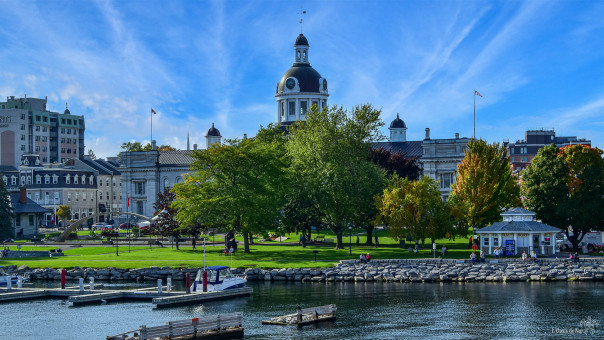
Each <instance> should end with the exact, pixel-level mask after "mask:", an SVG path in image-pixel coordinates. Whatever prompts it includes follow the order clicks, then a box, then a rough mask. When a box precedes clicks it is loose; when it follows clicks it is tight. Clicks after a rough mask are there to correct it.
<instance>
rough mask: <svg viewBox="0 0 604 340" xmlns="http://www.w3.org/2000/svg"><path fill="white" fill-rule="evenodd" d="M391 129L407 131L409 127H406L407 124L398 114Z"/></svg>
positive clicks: (391, 124)
mask: <svg viewBox="0 0 604 340" xmlns="http://www.w3.org/2000/svg"><path fill="white" fill-rule="evenodd" d="M390 128H391V129H406V128H407V125H405V122H404V121H403V120H402V119H400V118H399V116H398V113H397V114H396V118H395V119H394V120H393V121H392V123H390Z"/></svg>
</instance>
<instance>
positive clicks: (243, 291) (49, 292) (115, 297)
mask: <svg viewBox="0 0 604 340" xmlns="http://www.w3.org/2000/svg"><path fill="white" fill-rule="evenodd" d="M158 281H159V282H158V286H157V287H149V288H142V289H131V290H94V289H91V288H92V285H90V286H84V285H83V284H82V283H80V286H79V287H78V286H75V287H66V288H65V289H61V288H13V287H8V288H2V289H0V303H4V302H15V301H25V300H31V299H41V298H64V299H67V301H68V302H69V303H71V305H72V306H80V305H86V304H100V303H106V302H108V301H133V300H141V301H148V302H151V303H152V304H153V305H154V306H155V307H157V308H163V307H176V306H182V305H187V304H195V303H202V302H206V301H213V300H225V299H230V298H235V297H242V296H249V295H251V293H252V291H253V289H252V288H250V287H243V288H238V289H228V290H224V291H215V292H198V293H187V292H183V291H172V290H171V289H170V285H168V286H162V285H161V280H158Z"/></svg>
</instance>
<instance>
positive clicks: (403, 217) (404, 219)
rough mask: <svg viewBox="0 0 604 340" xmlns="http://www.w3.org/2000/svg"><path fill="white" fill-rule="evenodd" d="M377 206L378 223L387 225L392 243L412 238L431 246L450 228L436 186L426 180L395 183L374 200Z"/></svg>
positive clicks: (448, 214) (405, 180)
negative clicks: (425, 241) (429, 242)
mask: <svg viewBox="0 0 604 340" xmlns="http://www.w3.org/2000/svg"><path fill="white" fill-rule="evenodd" d="M376 206H377V207H378V209H379V211H380V215H378V221H380V222H385V223H386V224H387V225H388V228H389V229H388V230H389V232H390V235H391V236H392V237H393V238H394V239H395V240H399V239H402V238H404V237H405V236H411V237H413V239H415V242H416V243H418V242H419V241H420V240H423V239H425V238H430V239H431V240H432V241H433V242H434V240H436V239H438V238H443V237H445V235H446V234H447V232H450V231H451V228H452V225H453V222H452V219H451V215H450V213H449V207H448V205H447V202H444V201H443V200H442V199H441V195H440V191H439V189H438V183H437V182H436V181H435V180H433V179H431V178H429V177H426V176H424V177H422V178H421V179H419V180H417V181H410V180H408V179H407V178H402V179H397V180H396V181H395V182H394V183H393V184H392V185H391V186H389V187H388V188H386V189H385V190H384V192H383V194H382V195H380V196H378V197H377V198H376Z"/></svg>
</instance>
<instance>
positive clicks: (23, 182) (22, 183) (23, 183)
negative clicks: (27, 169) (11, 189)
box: [21, 176, 25, 185]
mask: <svg viewBox="0 0 604 340" xmlns="http://www.w3.org/2000/svg"><path fill="white" fill-rule="evenodd" d="M21 185H25V176H21Z"/></svg>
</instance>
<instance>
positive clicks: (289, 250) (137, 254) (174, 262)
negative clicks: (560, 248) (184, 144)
mask: <svg viewBox="0 0 604 340" xmlns="http://www.w3.org/2000/svg"><path fill="white" fill-rule="evenodd" d="M164 244H165V245H166V246H165V247H164V248H157V247H156V246H154V247H153V248H152V249H149V247H142V246H136V247H134V246H133V247H131V250H132V251H131V252H130V253H128V246H127V245H120V246H119V255H118V256H116V253H115V250H116V248H115V246H99V247H81V248H72V249H69V250H66V251H64V253H65V256H61V257H52V258H25V259H6V260H0V265H5V266H6V265H22V264H25V265H28V266H29V267H30V268H37V267H52V268H73V267H75V266H79V267H118V268H141V267H149V266H159V267H165V266H168V267H176V268H177V267H186V268H196V267H202V266H203V250H202V249H203V248H202V247H200V246H198V247H197V248H198V249H197V251H193V250H192V248H191V246H190V244H187V245H186V246H181V247H180V248H181V250H178V251H177V250H176V249H175V248H174V249H173V248H171V247H170V245H169V244H167V243H164ZM456 245H457V247H456ZM12 248H13V247H12V246H11V249H12ZM447 248H448V249H449V254H448V255H447V256H446V258H458V259H466V258H468V257H469V254H470V251H469V250H468V249H464V248H461V247H459V243H457V244H456V243H451V244H448V245H447ZM35 249H38V250H49V249H52V247H48V246H43V247H38V246H31V247H30V246H28V247H27V249H25V248H22V250H35ZM220 249H222V246H218V245H216V246H208V247H206V265H227V266H231V256H226V257H225V256H223V255H220V254H219V250H220ZM250 249H251V252H250V253H247V254H246V253H244V252H243V246H242V245H241V246H240V247H239V250H238V251H237V252H236V253H235V254H234V255H233V257H232V261H233V262H232V265H233V267H259V268H289V267H330V266H332V265H333V264H334V263H337V262H338V261H340V260H347V259H358V258H359V255H360V254H361V253H370V254H371V255H372V257H373V258H374V259H397V258H431V257H432V252H431V250H430V249H421V250H420V252H419V254H414V253H413V252H409V251H407V249H401V248H398V247H394V246H392V245H390V246H387V245H386V246H383V247H380V248H374V247H370V246H367V247H366V246H362V245H361V246H359V247H357V246H356V245H355V244H353V246H352V255H349V249H348V244H347V243H346V249H342V250H336V249H334V247H333V246H307V247H306V248H302V247H300V246H279V245H271V246H268V245H254V246H251V247H250ZM14 250H16V247H15V248H14ZM313 250H317V251H318V254H317V262H315V261H314V253H313ZM439 250H440V246H439ZM437 256H438V253H437Z"/></svg>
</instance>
